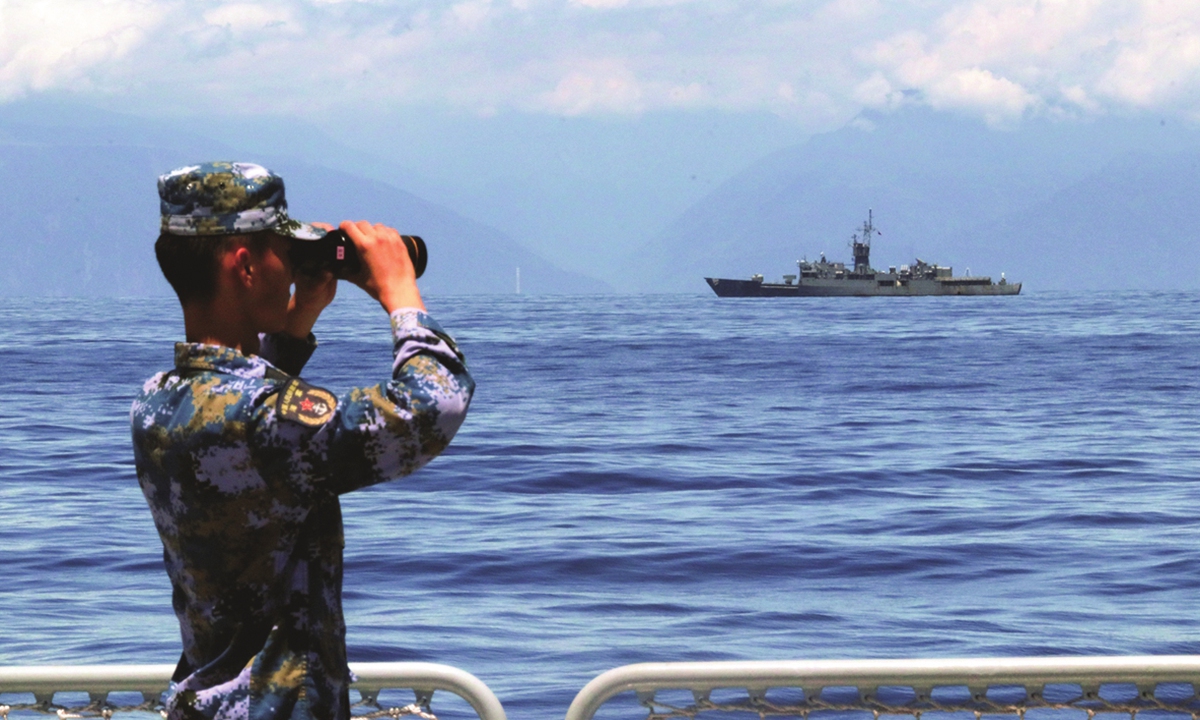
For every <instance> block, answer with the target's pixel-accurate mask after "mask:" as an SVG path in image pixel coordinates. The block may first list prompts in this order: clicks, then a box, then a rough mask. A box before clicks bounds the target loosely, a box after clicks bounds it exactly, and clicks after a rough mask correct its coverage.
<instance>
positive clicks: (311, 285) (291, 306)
mask: <svg viewBox="0 0 1200 720" xmlns="http://www.w3.org/2000/svg"><path fill="white" fill-rule="evenodd" d="M295 283H296V292H294V293H292V299H291V300H290V301H289V302H288V314H287V324H286V325H285V326H284V332H286V333H288V334H289V335H291V336H293V337H298V338H306V337H308V334H309V333H310V332H312V329H313V325H316V324H317V318H318V317H320V316H321V311H323V310H324V309H325V308H327V307H329V303H331V302H333V298H334V296H335V295H337V278H336V277H334V275H333V273H331V272H328V271H325V272H322V273H321V274H320V275H316V276H310V275H303V274H297V275H296V276H295Z"/></svg>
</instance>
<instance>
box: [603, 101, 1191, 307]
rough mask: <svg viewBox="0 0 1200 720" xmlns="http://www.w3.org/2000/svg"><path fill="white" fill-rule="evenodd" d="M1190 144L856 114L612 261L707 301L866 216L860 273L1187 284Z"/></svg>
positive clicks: (1061, 125)
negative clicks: (939, 269)
mask: <svg viewBox="0 0 1200 720" xmlns="http://www.w3.org/2000/svg"><path fill="white" fill-rule="evenodd" d="M1198 157H1200V133H1197V132H1195V131H1193V130H1191V129H1189V128H1184V127H1179V126H1175V125H1166V124H1163V123H1160V122H1158V121H1149V120H1140V121H1139V120H1122V119H1106V120H1101V121H1097V122H1093V123H1081V122H1051V121H1036V122H1029V123H1026V124H1024V125H1022V126H1021V127H1020V129H1019V130H1016V131H1011V132H1010V131H1003V130H994V129H990V128H987V127H985V126H983V125H982V124H980V123H977V122H975V121H973V120H969V119H964V118H958V117H955V116H953V115H948V114H944V113H934V112H932V111H928V110H911V111H906V112H903V113H899V114H896V115H890V116H880V115H869V116H865V117H863V118H860V119H859V120H858V121H856V122H855V123H852V124H851V125H849V126H847V127H845V128H843V129H841V130H839V131H836V132H833V133H828V134H825V135H819V136H815V137H813V138H812V139H810V140H809V141H807V142H806V143H803V144H801V145H797V146H795V147H791V148H788V149H786V150H783V151H780V152H778V153H774V154H772V155H770V156H768V157H766V158H764V159H762V160H761V161H759V162H757V163H755V164H754V165H752V166H751V167H750V168H748V169H746V170H745V171H743V172H742V173H740V174H738V175H737V176H735V177H734V178H732V179H730V180H729V181H727V182H725V183H724V184H723V185H721V186H720V187H719V188H717V189H716V190H715V191H714V192H713V193H711V194H710V195H708V196H707V197H705V198H704V199H703V200H701V201H700V202H698V203H696V204H695V205H693V206H692V207H691V208H690V209H689V210H688V211H687V212H685V213H684V214H683V215H682V216H681V217H680V218H679V219H678V220H677V221H676V222H675V223H673V224H672V225H671V226H670V227H669V228H668V229H667V230H666V231H664V232H663V233H662V234H660V235H659V236H658V237H657V238H656V239H655V240H654V241H653V242H651V243H650V244H649V245H648V247H647V248H645V250H644V251H643V252H640V253H638V254H637V255H636V256H634V257H632V258H631V259H630V261H629V263H628V265H627V270H626V275H627V278H628V286H627V288H626V289H634V290H640V291H655V290H658V291H669V292H689V291H690V292H707V286H706V285H705V284H704V282H703V277H704V276H706V275H707V276H714V275H715V276H721V277H748V276H749V275H751V274H752V273H764V274H765V275H767V276H768V277H776V278H778V276H780V275H782V274H783V273H786V272H794V270H795V264H794V263H795V261H796V260H797V259H799V258H801V257H802V256H807V257H808V258H810V259H813V258H816V257H817V256H818V255H819V254H821V253H822V252H825V253H827V255H828V256H829V257H830V258H832V259H838V260H846V261H848V260H849V249H848V247H847V244H848V242H849V238H850V234H851V233H852V232H853V231H854V229H855V228H856V227H857V226H859V225H861V222H862V220H864V219H865V216H866V214H867V210H868V208H870V209H873V211H874V213H875V220H876V225H877V226H878V227H879V228H880V229H881V231H882V233H883V234H882V235H881V236H877V237H876V238H874V242H873V246H872V264H873V265H875V266H876V267H887V266H888V265H899V264H902V263H907V262H910V261H912V260H913V259H914V257H917V256H919V257H921V258H922V259H925V260H927V261H930V262H938V263H940V264H943V265H952V266H953V267H955V269H956V272H959V273H963V272H965V271H966V269H967V267H970V269H971V271H972V272H973V273H975V274H991V275H994V276H996V277H999V275H1000V273H1001V272H1006V273H1007V276H1008V277H1009V278H1010V279H1013V280H1019V281H1023V282H1026V283H1028V285H1027V287H1028V288H1029V289H1034V288H1037V289H1051V288H1053V289H1087V288H1100V287H1104V288H1194V287H1197V286H1198V285H1200V276H1198V275H1197V273H1196V272H1194V269H1195V268H1196V264H1197V257H1198V255H1200V254H1198V253H1197V252H1196V251H1195V249H1194V246H1195V242H1196V240H1197V239H1200V238H1198V236H1200V228H1198V226H1197V224H1196V223H1195V222H1194V216H1195V215H1196V211H1195V208H1194V205H1195V203H1194V202H1192V201H1190V195H1192V194H1193V193H1194V188H1196V187H1197V186H1198V184H1197V183H1198V181H1200V165H1198V162H1197V158H1198Z"/></svg>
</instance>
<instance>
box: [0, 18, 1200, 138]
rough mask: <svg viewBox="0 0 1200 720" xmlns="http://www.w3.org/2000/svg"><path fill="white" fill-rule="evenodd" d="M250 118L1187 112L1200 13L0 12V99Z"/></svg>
mask: <svg viewBox="0 0 1200 720" xmlns="http://www.w3.org/2000/svg"><path fill="white" fill-rule="evenodd" d="M45 90H54V91H66V92H74V93H79V94H82V95H87V96H92V97H104V98H109V99H111V100H114V101H116V102H120V103H121V104H122V105H125V106H128V107H140V108H143V109H151V110H152V109H154V108H155V107H157V106H159V105H169V106H171V107H176V108H187V107H191V108H193V109H194V110H195V111H197V112H201V111H203V110H204V109H205V108H207V107H211V105H212V103H213V102H219V103H221V105H222V106H224V107H226V108H240V109H243V110H245V111H247V112H257V111H266V110H274V111H284V112H295V113H301V114H303V113H314V114H315V113H321V112H326V111H327V109H328V108H329V107H332V106H336V105H347V104H348V105H353V106H356V107H364V106H366V107H373V108H380V107H383V108H395V107H397V106H403V105H422V104H441V105H452V106H456V107H461V108H465V109H468V110H472V111H474V112H480V113H488V112H497V111H499V110H502V109H505V108H508V109H520V110H525V111H533V112H546V113H557V114H564V115H581V114H597V113H600V114H611V113H624V114H636V113H642V112H648V111H654V110H657V109H663V108H704V107H711V108H717V109H722V110H762V109H766V110H771V111H774V112H776V113H779V114H782V115H787V116H790V117H793V118H795V119H796V121H797V122H798V123H801V124H805V125H808V126H810V127H812V128H813V129H818V128H820V127H828V126H830V125H832V124H838V123H841V122H844V121H845V120H846V119H848V118H849V117H852V116H853V115H854V114H856V113H857V112H858V111H859V110H861V109H862V108H864V107H872V108H879V109H890V108H894V107H897V106H899V105H902V104H904V103H908V102H924V103H928V104H930V105H932V106H935V107H941V108H952V109H954V110H956V111H958V112H965V113H974V114H977V115H979V116H981V117H984V118H987V119H988V120H989V121H990V122H994V123H1009V122H1015V121H1018V120H1019V119H1020V118H1021V117H1025V116H1028V115H1030V114H1037V113H1050V114H1075V115H1078V114H1088V113H1103V112H1112V111H1116V110H1121V109H1123V108H1133V109H1154V110H1156V111H1162V112H1167V113H1169V112H1175V113H1178V114H1180V115H1182V116H1189V117H1190V116H1196V115H1200V6H1196V7H1193V6H1192V5H1191V4H1185V3H1166V2H1156V1H1155V0H1123V1H1118V0H966V1H955V0H892V1H891V2H883V1H882V0H823V1H819V2H812V3H809V2H805V3H799V2H788V1H787V0H736V1H735V0H459V1H458V2H451V3H442V2H432V1H431V0H409V2H405V3H403V4H399V3H394V2H384V1H383V0H244V1H243V0H233V1H227V2H216V1H213V0H53V1H51V0H40V1H39V0H0V99H3V98H14V97H19V96H22V95H25V94H28V93H31V92H39V91H45Z"/></svg>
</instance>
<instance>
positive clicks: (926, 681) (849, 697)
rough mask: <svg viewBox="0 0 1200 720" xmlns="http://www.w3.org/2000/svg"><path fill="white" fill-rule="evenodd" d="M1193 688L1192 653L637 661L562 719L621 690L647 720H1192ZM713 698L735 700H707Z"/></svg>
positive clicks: (1195, 659) (585, 693) (580, 719)
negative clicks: (928, 716) (1172, 716)
mask: <svg viewBox="0 0 1200 720" xmlns="http://www.w3.org/2000/svg"><path fill="white" fill-rule="evenodd" d="M1197 684H1200V656H1197V655H1162V656H1130V657H1041V658H972V659H943V660H823V661H822V660H818V661H790V662H690V663H643V664H638V665H625V666H623V667H619V668H616V669H613V670H609V671H608V672H605V673H603V674H601V675H599V676H598V677H596V678H595V679H594V680H592V681H591V682H589V683H588V684H587V685H586V686H584V688H583V689H582V690H581V691H580V692H579V694H578V695H576V696H575V700H574V701H573V702H572V703H571V706H570V708H569V709H568V710H567V716H566V720H592V718H593V716H594V715H595V714H596V712H597V711H598V710H599V709H600V707H601V705H603V704H604V703H605V702H606V701H608V700H609V699H611V698H613V697H614V696H616V695H619V694H620V693H623V692H628V691H634V692H636V693H637V698H638V701H639V702H640V703H641V704H642V705H643V706H644V707H646V708H647V709H648V710H649V717H650V718H651V720H654V719H657V718H695V717H696V716H698V715H700V714H702V713H709V714H711V713H713V712H720V711H733V712H740V713H750V714H757V715H758V716H759V717H760V718H765V717H768V716H784V715H787V716H794V717H803V718H808V716H809V714H810V713H816V712H819V711H830V710H835V711H836V710H842V711H855V710H857V711H865V712H869V713H872V714H873V716H874V717H875V718H876V719H878V717H879V716H880V715H908V716H911V717H914V718H917V719H918V720H919V718H920V716H921V715H922V713H926V712H966V713H972V714H974V716H975V718H976V719H977V720H978V718H980V717H981V716H982V715H984V714H989V715H990V714H1012V715H1016V716H1018V717H1019V718H1024V716H1025V712H1026V711H1027V710H1032V709H1071V710H1082V711H1084V712H1086V714H1087V717H1088V718H1089V720H1091V718H1093V717H1094V716H1095V714H1097V713H1110V712H1119V713H1128V714H1129V715H1130V716H1131V718H1133V719H1134V720H1136V716H1137V714H1138V713H1139V712H1142V711H1147V710H1158V711H1166V712H1173V713H1182V714H1184V715H1190V716H1191V718H1192V719H1193V720H1200V699H1198V698H1197V697H1196V686H1197ZM1075 688H1077V689H1075ZM667 690H675V691H679V690H683V691H691V697H690V700H689V701H685V702H682V703H680V702H678V701H677V700H676V702H675V703H671V702H668V701H664V700H662V699H661V697H660V695H661V694H662V692H663V691H667ZM718 690H722V691H726V694H727V695H728V694H729V693H728V691H730V690H733V691H737V692H735V693H733V694H732V695H731V696H730V697H728V698H726V699H724V700H720V699H718V700H714V699H713V692H714V691H718ZM786 690H790V693H789V692H786ZM780 691H784V692H780ZM797 691H798V692H797ZM676 694H678V693H676Z"/></svg>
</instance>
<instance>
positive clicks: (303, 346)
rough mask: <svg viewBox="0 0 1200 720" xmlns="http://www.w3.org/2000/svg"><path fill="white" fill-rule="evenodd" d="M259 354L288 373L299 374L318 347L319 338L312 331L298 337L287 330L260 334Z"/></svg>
mask: <svg viewBox="0 0 1200 720" xmlns="http://www.w3.org/2000/svg"><path fill="white" fill-rule="evenodd" d="M258 345H259V347H258V356H259V357H261V358H262V359H263V360H266V361H267V362H269V363H271V364H272V365H274V366H275V367H277V368H279V369H280V370H282V371H284V372H285V373H287V374H288V375H299V374H300V371H301V370H303V369H304V365H305V364H306V363H308V359H309V358H310V357H312V354H313V350H316V349H317V338H316V337H314V336H313V334H312V333H309V334H308V337H306V338H303V339H301V338H298V337H295V336H293V335H289V334H288V333H286V332H277V333H271V334H269V335H268V334H266V333H262V334H260V335H259V336H258Z"/></svg>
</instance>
